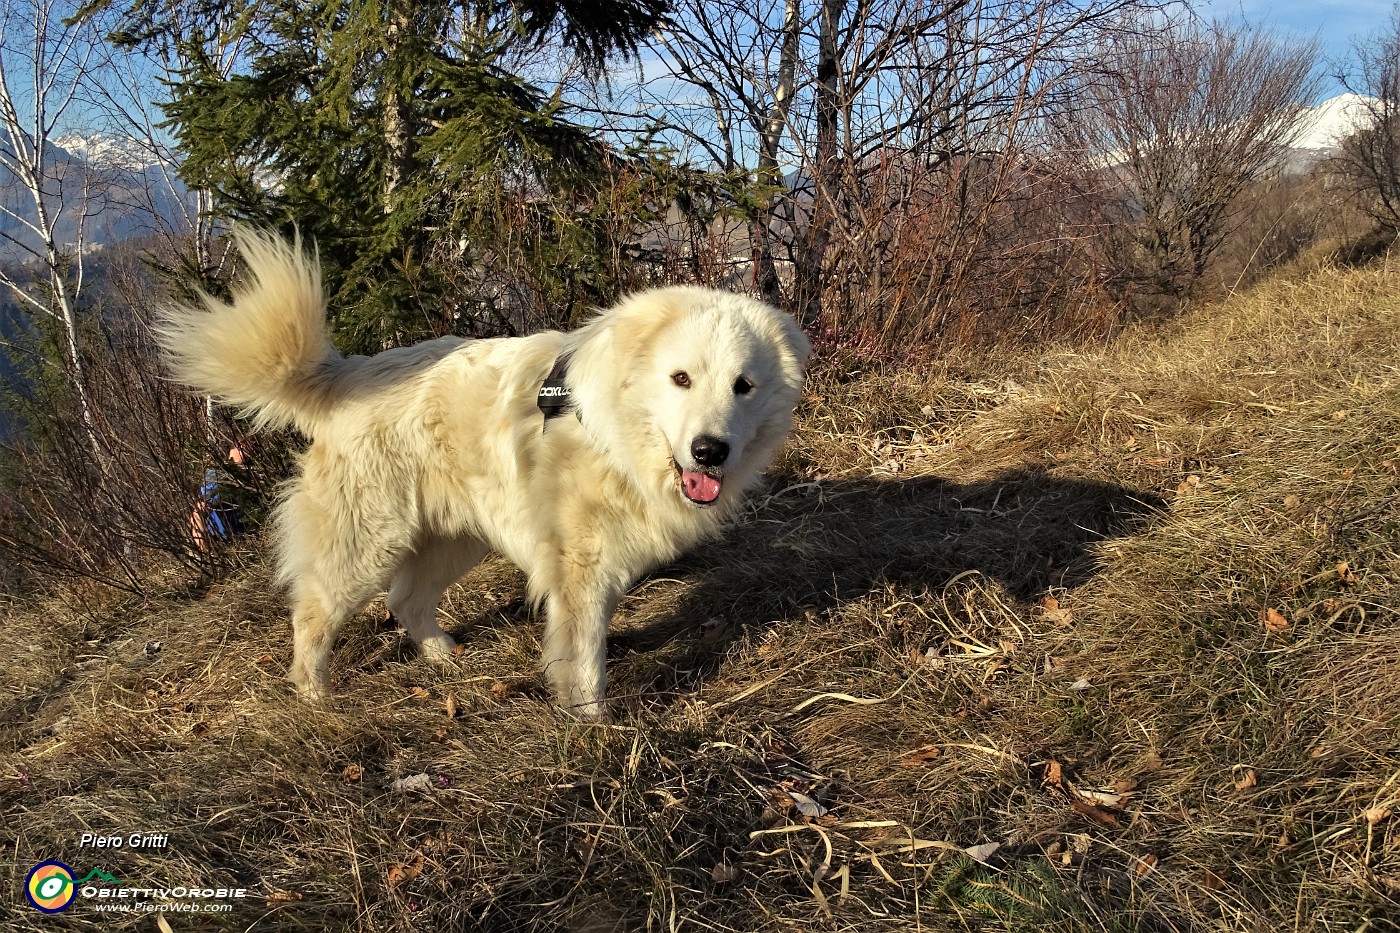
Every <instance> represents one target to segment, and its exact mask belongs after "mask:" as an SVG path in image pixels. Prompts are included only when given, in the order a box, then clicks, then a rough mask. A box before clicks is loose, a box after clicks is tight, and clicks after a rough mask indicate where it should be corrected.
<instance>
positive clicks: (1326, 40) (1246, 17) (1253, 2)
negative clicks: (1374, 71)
mask: <svg viewBox="0 0 1400 933" xmlns="http://www.w3.org/2000/svg"><path fill="white" fill-rule="evenodd" d="M1394 5H1395V4H1394V0H1350V2H1347V0H1282V2H1269V0H1202V2H1201V3H1200V5H1199V6H1198V7H1197V9H1198V11H1199V12H1200V14H1201V15H1202V16H1204V17H1214V18H1217V19H1223V20H1227V21H1230V20H1243V21H1245V22H1249V23H1252V24H1254V25H1258V26H1266V27H1270V28H1272V29H1274V30H1276V31H1277V32H1279V33H1282V34H1284V35H1288V36H1296V37H1299V38H1305V39H1306V38H1311V37H1312V36H1314V35H1316V36H1317V38H1318V45H1319V48H1320V51H1321V54H1322V57H1323V59H1324V61H1323V74H1324V78H1323V82H1322V90H1321V97H1322V98H1323V99H1325V98H1328V97H1332V96H1335V95H1337V94H1340V93H1342V91H1343V90H1344V88H1343V87H1342V86H1341V84H1340V83H1338V81H1337V79H1336V77H1335V76H1336V74H1337V72H1338V71H1339V70H1345V69H1348V68H1350V67H1351V57H1352V55H1351V49H1352V44H1353V40H1355V39H1357V38H1359V37H1365V36H1369V35H1371V34H1373V33H1375V32H1377V31H1378V30H1381V29H1384V28H1387V27H1388V26H1389V24H1390V14H1391V10H1392V9H1394Z"/></svg>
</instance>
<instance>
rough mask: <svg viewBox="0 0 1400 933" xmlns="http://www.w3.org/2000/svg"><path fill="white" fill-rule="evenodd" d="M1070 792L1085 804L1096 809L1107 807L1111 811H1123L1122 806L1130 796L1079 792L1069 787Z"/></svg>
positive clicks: (1109, 792) (1109, 791) (1111, 792)
mask: <svg viewBox="0 0 1400 933" xmlns="http://www.w3.org/2000/svg"><path fill="white" fill-rule="evenodd" d="M1070 791H1071V792H1072V793H1073V794H1074V795H1075V796H1076V797H1077V798H1079V799H1080V800H1083V801H1084V802H1085V803H1089V804H1093V805H1094V806H1096V807H1108V808H1109V809H1111V810H1121V809H1123V804H1124V803H1126V802H1127V800H1128V798H1129V797H1131V796H1132V794H1119V793H1115V792H1113V791H1111V790H1080V789H1079V788H1077V787H1071V788H1070Z"/></svg>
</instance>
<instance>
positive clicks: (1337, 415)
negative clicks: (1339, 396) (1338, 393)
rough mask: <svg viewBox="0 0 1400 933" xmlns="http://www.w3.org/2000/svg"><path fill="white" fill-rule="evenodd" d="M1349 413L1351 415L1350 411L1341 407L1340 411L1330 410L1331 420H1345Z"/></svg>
mask: <svg viewBox="0 0 1400 933" xmlns="http://www.w3.org/2000/svg"><path fill="white" fill-rule="evenodd" d="M1350 415H1351V412H1349V411H1347V410H1346V409H1342V410H1340V411H1334V412H1332V420H1333V421H1345V420H1347V418H1348V417H1349V416H1350Z"/></svg>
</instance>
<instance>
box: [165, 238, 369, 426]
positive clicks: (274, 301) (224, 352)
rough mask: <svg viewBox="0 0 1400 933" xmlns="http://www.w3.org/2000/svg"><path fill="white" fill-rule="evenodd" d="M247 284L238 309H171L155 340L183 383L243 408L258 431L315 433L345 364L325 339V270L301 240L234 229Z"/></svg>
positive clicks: (211, 305)
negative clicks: (274, 429) (289, 429)
mask: <svg viewBox="0 0 1400 933" xmlns="http://www.w3.org/2000/svg"><path fill="white" fill-rule="evenodd" d="M233 236H234V241H235V242H236V243H237V245H238V251H239V253H240V254H241V255H242V256H243V260H244V262H245V263H246V265H247V277H246V279H245V281H244V282H243V283H241V284H240V285H239V286H238V287H237V288H235V289H234V292H233V303H232V304H225V303H224V302H222V301H220V300H219V299H217V298H214V297H212V296H210V295H204V296H202V304H203V305H204V307H203V308H198V307H180V306H175V307H167V308H163V309H161V310H160V311H159V312H158V313H157V316H156V323H155V328H154V330H155V337H156V342H157V343H159V344H160V346H161V348H162V349H163V350H164V351H165V356H166V360H167V362H168V364H169V367H170V371H171V374H172V375H173V376H174V378H175V379H177V380H178V381H180V382H182V383H184V384H185V385H187V386H190V387H191V388H193V389H196V390H198V391H199V392H201V393H204V394H205V395H211V396H213V397H214V398H216V399H218V400H219V401H221V402H223V403H225V404H227V405H231V406H233V407H235V408H237V409H238V410H239V411H240V413H242V414H243V415H245V416H247V417H250V418H252V419H253V421H254V424H255V426H256V427H286V426H289V425H295V426H296V427H297V428H299V429H300V430H301V431H302V432H303V433H305V434H307V435H308V436H311V435H313V434H314V433H315V428H316V425H317V424H318V423H320V422H321V420H322V417H323V415H324V412H325V410H326V407H327V405H328V404H329V403H330V402H331V401H332V398H331V395H332V388H333V384H334V377H335V375H336V373H337V371H338V370H339V369H340V368H341V364H343V363H344V359H343V358H342V357H341V355H340V354H339V353H338V352H336V350H335V348H334V347H332V346H331V342H330V338H329V336H328V335H327V333H326V301H325V296H324V294H323V293H322V291H321V270H320V266H319V263H318V262H317V261H316V259H315V258H314V257H313V256H308V255H307V254H306V253H305V252H304V251H303V250H302V247H301V241H300V239H298V240H296V241H294V242H292V243H288V242H287V241H286V240H283V239H282V238H281V237H279V236H277V235H276V234H272V233H266V232H263V231H258V230H253V229H249V228H240V229H238V230H236V231H235V232H234V235H233Z"/></svg>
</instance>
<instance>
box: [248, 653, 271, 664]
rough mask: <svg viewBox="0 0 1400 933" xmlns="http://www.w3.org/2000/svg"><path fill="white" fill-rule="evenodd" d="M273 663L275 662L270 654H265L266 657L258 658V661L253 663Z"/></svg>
mask: <svg viewBox="0 0 1400 933" xmlns="http://www.w3.org/2000/svg"><path fill="white" fill-rule="evenodd" d="M272 661H273V657H272V655H270V654H265V655H263V656H262V657H260V658H258V659H257V660H256V661H254V662H253V663H254V664H271V663H272Z"/></svg>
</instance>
